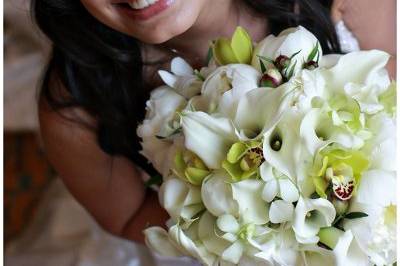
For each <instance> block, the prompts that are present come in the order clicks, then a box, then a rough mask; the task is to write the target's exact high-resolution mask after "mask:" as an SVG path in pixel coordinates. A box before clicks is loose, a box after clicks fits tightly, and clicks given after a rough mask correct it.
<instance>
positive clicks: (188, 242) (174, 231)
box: [168, 225, 216, 266]
mask: <svg viewBox="0 0 400 266" xmlns="http://www.w3.org/2000/svg"><path fill="white" fill-rule="evenodd" d="M168 234H169V236H170V238H171V240H173V241H174V242H175V243H176V244H177V247H178V248H179V249H180V250H181V251H182V252H184V254H186V255H188V256H191V257H194V258H196V259H198V260H199V261H201V262H202V263H203V264H205V265H209V266H211V265H213V264H214V262H215V260H216V257H215V256H214V255H213V254H211V253H210V252H208V251H207V250H206V249H205V248H204V246H202V245H201V244H195V243H194V242H193V241H192V239H190V238H189V237H188V236H187V235H186V234H185V232H184V231H183V230H182V229H181V228H180V227H179V226H178V225H174V226H172V227H171V228H170V229H169V231H168Z"/></svg>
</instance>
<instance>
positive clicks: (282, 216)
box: [269, 200, 294, 224]
mask: <svg viewBox="0 0 400 266" xmlns="http://www.w3.org/2000/svg"><path fill="white" fill-rule="evenodd" d="M293 213H294V207H293V204H292V203H289V202H286V201H284V200H276V201H274V202H272V203H271V206H270V209H269V218H270V220H271V222H272V223H275V224H278V223H284V222H289V221H291V220H292V219H293Z"/></svg>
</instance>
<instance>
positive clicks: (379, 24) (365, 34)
mask: <svg viewBox="0 0 400 266" xmlns="http://www.w3.org/2000/svg"><path fill="white" fill-rule="evenodd" d="M332 16H333V19H334V20H339V19H342V20H343V21H344V23H345V24H346V26H347V27H348V28H349V29H350V31H351V32H353V34H354V35H355V37H356V38H357V39H358V41H359V44H360V48H361V49H362V50H369V49H379V50H383V51H386V52H387V53H389V54H390V55H391V56H392V57H391V59H390V61H389V63H388V66H387V69H388V70H389V73H390V76H391V77H392V78H395V75H396V57H397V54H396V1H395V0H380V1H377V0H335V1H334V5H333V7H332Z"/></svg>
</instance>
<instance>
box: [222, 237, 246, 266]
mask: <svg viewBox="0 0 400 266" xmlns="http://www.w3.org/2000/svg"><path fill="white" fill-rule="evenodd" d="M243 250H244V248H243V244H242V243H241V242H240V241H236V242H234V243H233V244H232V245H231V246H229V247H228V248H227V249H226V250H225V251H224V252H223V253H222V259H224V260H226V261H229V262H232V263H234V264H237V263H238V262H239V260H240V258H241V257H242V254H243Z"/></svg>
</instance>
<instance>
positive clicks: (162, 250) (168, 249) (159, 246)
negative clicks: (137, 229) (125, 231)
mask: <svg viewBox="0 0 400 266" xmlns="http://www.w3.org/2000/svg"><path fill="white" fill-rule="evenodd" d="M143 233H144V235H145V242H146V245H147V246H148V247H149V248H150V249H152V250H154V251H155V252H157V253H158V254H160V255H163V256H169V257H180V256H184V254H182V252H181V251H179V250H178V249H177V248H176V247H175V246H174V244H172V241H171V240H170V238H169V235H168V233H167V231H165V230H164V229H163V228H161V227H149V228H147V229H145V230H144V231H143Z"/></svg>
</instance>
